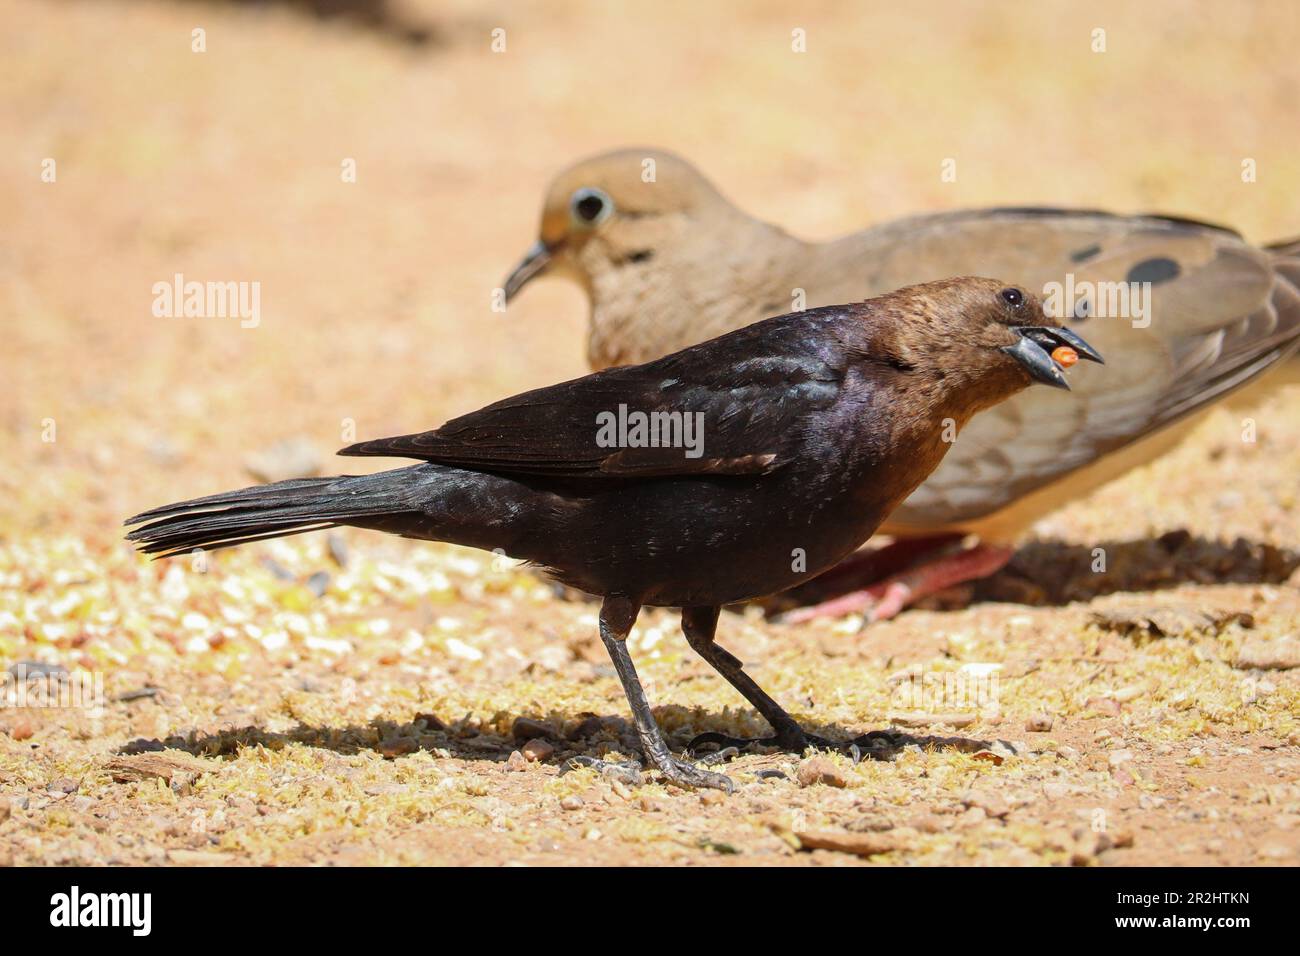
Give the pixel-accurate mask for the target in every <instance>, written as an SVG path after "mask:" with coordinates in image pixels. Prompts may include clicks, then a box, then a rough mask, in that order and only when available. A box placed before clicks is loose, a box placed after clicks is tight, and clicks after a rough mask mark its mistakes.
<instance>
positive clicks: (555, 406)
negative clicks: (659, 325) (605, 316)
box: [339, 310, 846, 478]
mask: <svg viewBox="0 0 1300 956" xmlns="http://www.w3.org/2000/svg"><path fill="white" fill-rule="evenodd" d="M825 311H826V312H829V311H830V310H825ZM832 317H833V316H830V315H826V314H822V315H812V314H807V315H805V316H783V317H781V318H778V319H773V320H770V321H768V322H761V323H758V324H757V325H753V326H750V327H748V328H745V329H742V330H740V331H739V332H735V333H732V334H731V335H728V336H725V337H723V338H721V339H716V340H714V341H711V342H705V343H703V344H701V345H697V346H693V347H691V348H689V349H686V350H684V351H682V352H678V353H675V354H673V355H669V356H667V357H665V358H662V359H659V360H658V361H655V362H650V363H648V364H646V365H635V366H628V367H623V368H613V369H607V370H605V371H603V372H597V373H596V374H594V375H587V376H584V377H583V378H577V379H573V380H572V381H569V382H562V383H560V384H559V385H552V386H549V387H547V388H539V389H536V390H534V391H531V392H524V393H523V394H521V395H516V396H514V397H512V398H507V399H504V400H502V401H500V402H496V403H495V404H492V405H489V406H487V407H486V408H482V409H479V410H478V411H476V412H471V413H470V414H468V415H463V416H461V417H460V418H456V419H453V420H451V421H449V422H447V424H445V425H443V426H442V427H441V428H438V429H435V430H434V431H428V432H421V433H419V434H416V435H403V436H400V437H397V438H382V439H378V440H376V441H368V442H361V443H359V444H356V445H352V446H350V447H348V448H345V449H343V450H342V451H341V452H339V454H341V455H383V456H390V457H400V458H421V459H424V460H425V461H431V462H437V463H439V464H445V465H456V466H459V467H463V468H471V469H475V470H478V471H490V472H495V473H498V474H518V475H549V476H555V477H575V478H577V477H582V478H594V477H601V476H605V477H623V478H627V477H662V476H668V475H753V474H765V473H767V472H770V471H773V470H775V469H777V468H780V467H781V466H782V465H783V464H785V463H786V462H787V461H788V460H790V458H791V456H792V453H793V449H794V448H795V446H796V445H797V443H798V441H799V437H800V435H801V434H802V432H803V426H804V423H805V422H806V421H807V420H808V418H809V417H810V416H813V417H815V416H816V415H817V414H818V413H819V412H822V411H824V410H825V409H826V408H828V407H829V406H830V405H831V404H832V403H833V402H834V401H835V398H836V395H837V394H838V391H839V386H840V383H841V381H842V380H843V376H844V371H845V367H846V363H845V362H844V360H843V354H842V350H841V349H840V348H839V346H838V345H837V344H836V343H835V341H834V337H833V336H832V335H831V334H829V332H828V323H827V321H826V319H828V318H832ZM641 414H644V415H645V416H646V417H645V422H646V423H647V425H648V426H649V425H653V427H654V429H655V431H654V432H651V431H647V432H645V433H644V437H645V440H648V439H649V435H650V434H652V433H653V434H658V435H660V436H661V437H666V438H667V439H668V444H669V446H668V447H646V446H645V444H644V443H643V442H640V441H638V440H637V439H636V438H635V436H634V432H633V428H634V427H635V421H636V417H637V416H638V415H641ZM656 416H658V417H656ZM620 422H627V423H628V424H629V425H630V426H631V427H628V428H626V429H625V433H624V434H623V435H620V434H619V423H620ZM629 436H633V437H632V440H631V441H626V440H624V439H625V438H627V437H629ZM611 438H612V439H613V443H611ZM638 446H639V447H638Z"/></svg>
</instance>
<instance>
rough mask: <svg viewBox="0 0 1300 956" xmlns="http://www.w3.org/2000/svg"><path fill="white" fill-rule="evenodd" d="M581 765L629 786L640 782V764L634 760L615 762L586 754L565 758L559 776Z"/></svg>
mask: <svg viewBox="0 0 1300 956" xmlns="http://www.w3.org/2000/svg"><path fill="white" fill-rule="evenodd" d="M581 767H589V768H591V769H592V770H594V771H596V772H597V773H598V774H600V775H601V776H602V777H604V778H606V779H607V780H618V781H619V782H621V783H625V784H627V785H628V786H630V787H634V786H636V785H637V784H639V783H640V782H641V764H639V763H637V762H636V761H635V760H624V761H620V762H618V763H615V762H614V761H612V760H598V759H597V758H595V757H588V756H586V755H579V756H577V757H570V758H569V759H568V760H566V761H565V762H564V765H563V766H562V767H560V776H564V775H565V774H566V773H568V772H569V771H570V770H577V769H579V768H581Z"/></svg>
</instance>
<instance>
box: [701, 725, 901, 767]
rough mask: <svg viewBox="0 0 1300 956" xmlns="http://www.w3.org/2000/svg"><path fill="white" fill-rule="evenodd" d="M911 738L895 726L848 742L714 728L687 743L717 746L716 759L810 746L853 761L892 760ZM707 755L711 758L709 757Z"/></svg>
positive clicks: (874, 731) (791, 734)
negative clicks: (754, 749) (756, 749)
mask: <svg viewBox="0 0 1300 956" xmlns="http://www.w3.org/2000/svg"><path fill="white" fill-rule="evenodd" d="M907 742H908V738H907V737H905V736H904V735H902V734H898V733H895V732H894V731H892V730H873V731H871V732H870V733H866V734H862V735H861V736H859V737H855V738H854V739H853V740H850V741H847V742H841V741H834V740H827V739H826V738H825V737H819V736H817V735H816V734H807V733H802V732H801V733H799V734H797V735H796V734H793V733H785V734H776V735H774V736H771V737H732V736H730V735H728V734H719V733H714V732H709V733H703V734H699V735H697V736H696V737H695V739H694V740H692V741H691V742H690V743H689V744H687V745H686V752H687V753H691V754H693V753H696V752H697V751H698V750H699V748H701V747H709V746H715V747H718V748H719V750H718V752H717V753H716V754H711V755H710V757H711V758H712V761H718V760H722V759H725V757H724V755H726V754H728V753H732V754H734V753H739V752H740V751H742V750H746V749H748V748H750V747H763V748H767V749H776V750H782V751H784V752H786V753H795V754H801V753H804V752H805V751H807V750H808V749H809V748H812V747H816V748H817V749H818V750H834V751H838V752H840V753H845V754H848V755H850V756H851V757H853V762H854V763H857V762H858V761H860V760H864V759H866V760H888V759H889V758H890V757H893V756H894V755H895V754H896V753H898V751H899V750H901V749H902V748H903V746H904V745H905V744H906V743H907ZM706 759H707V758H706Z"/></svg>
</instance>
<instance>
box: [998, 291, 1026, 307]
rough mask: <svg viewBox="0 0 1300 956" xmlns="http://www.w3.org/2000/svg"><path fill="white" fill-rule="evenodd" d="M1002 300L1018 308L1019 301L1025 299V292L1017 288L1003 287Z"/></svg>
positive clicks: (1021, 301)
mask: <svg viewBox="0 0 1300 956" xmlns="http://www.w3.org/2000/svg"><path fill="white" fill-rule="evenodd" d="M1002 301H1003V302H1005V303H1006V304H1007V305H1009V306H1011V308H1013V309H1018V308H1020V306H1021V303H1023V302H1024V301H1025V294H1024V293H1023V292H1021V291H1020V290H1019V289H1003V290H1002Z"/></svg>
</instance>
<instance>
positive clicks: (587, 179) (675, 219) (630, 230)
mask: <svg viewBox="0 0 1300 956" xmlns="http://www.w3.org/2000/svg"><path fill="white" fill-rule="evenodd" d="M738 216H743V214H742V213H740V212H739V211H738V210H736V209H735V207H734V206H732V205H731V204H730V203H729V202H727V200H726V199H724V198H723V197H722V195H721V194H720V193H719V192H718V191H717V190H716V189H714V188H713V185H712V184H711V183H710V182H709V181H708V180H707V179H705V178H704V176H702V175H701V174H700V172H699V171H698V170H697V169H696V168H695V167H694V166H692V165H691V164H690V163H688V162H686V160H684V159H682V158H680V157H678V156H674V155H673V154H672V153H667V152H663V151H662V150H654V149H623V150H618V151H616V152H612V153H603V154H601V155H599V156H593V157H591V158H589V159H585V160H582V161H581V162H578V163H575V164H574V165H572V166H570V167H569V168H568V169H566V170H564V171H563V172H562V173H560V174H559V175H558V176H556V177H555V179H554V180H553V181H552V182H551V185H550V188H549V189H547V191H546V201H545V202H544V203H543V205H542V221H541V226H540V228H539V229H538V236H537V241H536V242H535V243H534V244H533V246H532V248H531V249H529V250H528V252H527V254H526V255H525V256H524V258H523V259H522V260H521V261H520V262H519V264H518V265H517V266H516V267H515V269H514V271H513V272H511V273H510V276H509V277H508V278H507V279H506V282H505V287H504V288H505V293H506V299H507V300H509V299H511V298H512V297H514V295H515V294H516V293H518V292H519V290H520V289H522V288H523V287H524V286H525V285H526V284H527V283H528V282H530V281H531V280H532V279H535V278H537V277H538V276H541V275H566V276H567V277H569V278H571V279H574V280H576V281H577V282H578V283H579V284H580V285H582V286H583V287H584V288H585V289H586V290H587V292H588V293H589V294H590V293H591V292H592V291H593V290H592V286H593V280H594V279H595V278H597V277H598V276H600V275H602V274H606V273H609V272H610V271H611V270H620V269H623V268H628V269H635V267H637V266H639V265H645V266H649V264H650V263H651V262H654V265H655V268H656V269H659V268H662V266H663V262H662V261H656V260H657V259H659V258H660V257H662V256H663V255H665V254H666V253H671V254H681V253H682V252H683V251H684V250H689V249H690V248H691V247H692V245H693V243H692V239H693V238H694V237H697V236H698V235H699V233H700V231H701V230H707V229H710V228H712V227H715V224H716V223H718V222H723V223H725V222H729V221H732V220H733V219H734V218H735V217H738Z"/></svg>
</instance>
